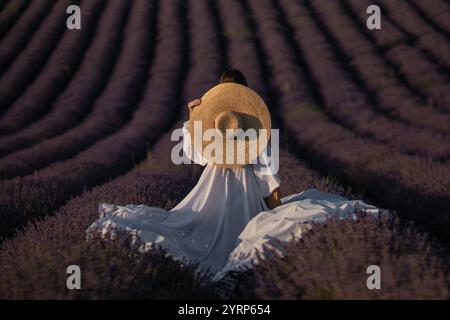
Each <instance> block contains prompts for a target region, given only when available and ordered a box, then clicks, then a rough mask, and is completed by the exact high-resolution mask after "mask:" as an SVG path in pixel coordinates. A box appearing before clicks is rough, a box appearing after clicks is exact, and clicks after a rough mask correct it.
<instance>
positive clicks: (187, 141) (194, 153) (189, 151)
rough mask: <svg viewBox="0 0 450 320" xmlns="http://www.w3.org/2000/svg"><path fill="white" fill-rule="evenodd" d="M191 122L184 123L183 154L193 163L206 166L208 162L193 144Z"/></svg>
mask: <svg viewBox="0 0 450 320" xmlns="http://www.w3.org/2000/svg"><path fill="white" fill-rule="evenodd" d="M188 126H189V121H185V122H184V123H183V152H184V154H185V155H186V157H188V158H189V159H190V160H191V161H193V162H194V163H197V164H199V165H202V166H205V165H206V164H207V162H206V160H205V159H203V157H202V155H201V153H200V152H199V151H198V150H196V149H195V148H194V147H193V146H192V143H191V135H190V133H189V129H188Z"/></svg>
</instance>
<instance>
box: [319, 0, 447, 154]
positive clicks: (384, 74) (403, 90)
mask: <svg viewBox="0 0 450 320" xmlns="http://www.w3.org/2000/svg"><path fill="white" fill-rule="evenodd" d="M311 4H312V6H313V7H314V9H315V10H316V12H317V15H318V17H319V19H320V23H321V25H322V26H324V27H326V29H327V30H328V32H329V33H330V34H331V35H332V37H333V39H334V40H335V41H336V43H337V44H338V45H339V48H340V49H341V50H340V52H341V54H342V55H344V56H345V57H346V58H347V59H348V61H349V65H350V67H352V66H353V68H354V72H355V73H357V75H358V77H359V79H360V82H361V83H363V84H364V85H365V88H366V89H367V90H368V91H369V94H370V95H371V96H373V97H374V99H376V100H377V103H376V106H377V108H378V110H379V111H380V112H382V113H385V114H387V115H388V116H389V117H392V118H394V119H398V120H400V121H403V122H406V123H407V124H408V125H411V126H413V127H419V128H426V129H427V130H429V131H430V132H436V133H441V134H443V135H445V136H444V137H439V138H437V139H436V142H437V144H439V143H440V144H443V142H444V139H448V137H447V136H446V135H448V134H449V133H450V115H449V114H446V113H443V112H440V111H439V110H436V109H433V108H427V103H428V101H427V100H426V99H423V98H422V96H421V95H418V94H417V93H416V91H415V90H414V88H412V87H411V86H410V85H409V84H408V83H407V82H406V80H405V79H403V75H402V74H401V71H400V70H399V68H398V67H397V65H396V63H395V61H390V60H388V57H389V55H388V54H385V52H384V51H382V50H380V49H379V48H378V47H377V46H376V45H375V44H374V39H373V36H372V34H373V32H367V33H363V32H361V30H362V29H364V28H362V26H361V25H360V23H359V22H358V20H356V19H355V17H354V16H353V15H352V12H351V11H350V10H346V9H347V8H346V7H345V6H343V5H342V2H334V1H333V2H330V1H328V2H323V1H312V2H311ZM352 18H354V19H352ZM383 22H385V23H386V19H384V20H383ZM383 27H384V25H383ZM389 30H391V29H389V28H388V30H387V31H383V32H389ZM411 50H414V48H411ZM432 139H434V137H432ZM409 140H410V139H409ZM430 145H433V147H436V143H431V144H430ZM442 151H443V150H439V147H438V148H437V149H436V150H435V152H437V153H438V154H439V152H442Z"/></svg>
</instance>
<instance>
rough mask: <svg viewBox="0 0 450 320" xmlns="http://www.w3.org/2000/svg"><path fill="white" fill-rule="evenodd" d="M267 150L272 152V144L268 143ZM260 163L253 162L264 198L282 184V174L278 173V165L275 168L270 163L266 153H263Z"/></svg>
mask: <svg viewBox="0 0 450 320" xmlns="http://www.w3.org/2000/svg"><path fill="white" fill-rule="evenodd" d="M267 151H268V152H269V153H270V145H269V144H268V145H267ZM259 159H260V161H258V163H256V164H253V171H254V172H255V175H256V180H257V181H258V185H259V189H260V190H261V193H262V195H263V197H264V198H266V197H268V196H270V195H271V194H272V192H273V191H275V189H277V188H278V187H279V186H280V184H281V180H280V176H279V175H278V166H277V168H274V167H273V166H271V165H270V161H269V159H268V158H267V155H266V153H264V152H263V153H262V154H261V157H260V158H259Z"/></svg>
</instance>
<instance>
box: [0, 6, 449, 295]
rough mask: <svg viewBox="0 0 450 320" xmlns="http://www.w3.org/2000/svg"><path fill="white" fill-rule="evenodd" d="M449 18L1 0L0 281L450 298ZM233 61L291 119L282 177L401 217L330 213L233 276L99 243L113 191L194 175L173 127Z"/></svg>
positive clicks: (140, 291) (105, 290)
mask: <svg viewBox="0 0 450 320" xmlns="http://www.w3.org/2000/svg"><path fill="white" fill-rule="evenodd" d="M70 4H78V5H79V6H80V8H81V12H82V15H81V17H82V20H81V21H82V28H81V29H80V30H68V29H67V28H66V19H67V16H68V15H67V14H66V8H67V6H68V5H70ZM371 4H377V5H379V6H380V8H381V11H382V28H381V30H369V29H368V28H367V27H366V19H367V16H368V15H367V13H366V9H367V7H368V6H369V5H371ZM449 17H450V2H448V1H446V0H427V1H423V0H385V1H381V0H376V1H369V0H340V1H327V0H210V1H207V0H133V1H129V0H108V1H107V0H81V1H74V0H70V1H69V0H59V1H49V0H33V1H31V0H9V1H8V0H0V298H1V299H26V298H31V299H103V298H112V299H115V298H146V299H216V298H236V299H239V298H247V299H253V298H263V299H280V298H281V299H434V298H437V299H449V298H450V272H449V271H450V254H449V251H448V248H449V245H450V19H449ZM229 66H232V67H234V68H237V69H240V70H241V71H242V72H243V73H244V74H245V75H246V77H247V78H248V80H249V86H250V87H251V88H253V89H254V90H256V91H257V92H258V93H259V94H260V95H261V96H262V97H263V98H264V100H265V101H266V103H267V105H268V106H269V108H270V111H271V115H272V121H273V124H274V127H275V128H279V129H280V133H281V141H280V144H281V148H282V152H281V155H280V175H281V178H282V192H283V194H286V195H287V194H292V193H298V192H301V191H303V190H305V189H308V188H316V189H319V190H322V191H326V192H332V193H337V194H340V195H343V196H345V197H348V198H355V199H356V198H358V199H364V200H365V201H366V202H368V203H371V204H373V205H376V206H378V207H380V208H385V209H388V210H390V211H391V212H393V213H394V215H393V217H392V218H373V217H361V219H360V220H358V221H356V222H355V221H352V220H348V221H330V223H328V224H326V225H320V226H317V227H314V228H313V229H312V231H311V232H309V233H308V234H306V235H305V237H304V238H303V239H301V240H299V241H293V242H292V243H290V244H288V245H287V248H288V253H289V254H288V255H287V256H286V257H285V258H276V259H274V260H273V261H272V260H271V261H264V262H262V263H261V264H260V265H258V266H256V267H255V268H254V269H251V270H249V271H245V272H242V273H241V274H238V275H236V278H237V281H238V285H237V286H236V287H235V288H233V289H230V290H225V289H224V288H227V283H226V282H225V281H224V282H223V283H220V284H217V283H213V282H211V281H210V280H209V278H208V277H207V275H206V274H196V273H195V271H194V268H193V267H191V266H186V265H183V264H180V263H178V262H175V261H173V260H171V259H170V258H168V257H165V256H164V254H163V253H161V252H157V251H156V250H155V251H154V252H150V253H146V254H138V253H135V252H132V251H129V249H127V248H126V247H124V246H123V245H122V244H120V243H106V242H103V241H101V240H99V239H97V240H90V241H86V240H85V230H86V228H87V227H88V226H89V225H90V224H91V223H92V222H93V221H94V220H95V219H96V218H97V216H98V214H97V205H98V203H99V202H109V203H116V204H123V205H124V204H128V203H145V204H148V205H151V206H157V207H163V208H166V209H170V208H172V207H173V206H174V205H175V204H177V203H178V202H179V201H180V200H181V199H183V197H184V196H185V195H186V194H187V193H188V192H189V190H190V189H191V188H192V187H193V186H194V185H195V183H196V182H197V179H198V177H199V176H200V174H201V170H202V168H201V167H198V166H192V165H182V166H176V165H174V164H172V162H171V160H170V152H171V147H172V146H173V143H172V142H171V141H170V133H171V132H172V130H173V129H176V128H179V127H181V125H182V123H183V121H184V120H185V119H187V117H188V110H187V108H186V105H187V103H188V102H189V101H190V100H193V99H195V98H198V97H200V96H201V95H202V93H204V92H205V91H206V90H207V89H209V88H210V87H212V86H214V85H215V84H216V83H217V81H218V77H219V75H220V74H221V72H222V71H223V70H225V69H226V68H227V67H229ZM71 264H76V265H79V266H80V267H81V268H82V270H83V289H82V290H68V289H67V287H66V278H67V273H66V268H67V266H68V265H71ZM373 264H375V265H379V266H380V267H381V269H382V270H384V271H383V272H384V273H383V274H384V275H383V277H384V278H383V288H382V289H381V290H368V289H367V287H366V279H367V273H366V268H367V266H368V265H373ZM224 292H225V293H224Z"/></svg>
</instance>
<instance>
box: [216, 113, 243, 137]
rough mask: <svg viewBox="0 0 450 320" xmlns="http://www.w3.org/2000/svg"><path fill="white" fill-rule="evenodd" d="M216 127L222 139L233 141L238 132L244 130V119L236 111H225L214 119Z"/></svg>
mask: <svg viewBox="0 0 450 320" xmlns="http://www.w3.org/2000/svg"><path fill="white" fill-rule="evenodd" d="M214 127H215V128H216V129H217V130H218V131H219V132H220V134H221V135H222V137H224V138H226V139H232V138H234V137H235V133H236V130H237V129H242V128H243V121H242V117H241V116H240V115H239V113H237V112H234V111H223V112H221V113H219V114H218V115H217V116H216V118H215V119H214ZM227 129H228V131H227Z"/></svg>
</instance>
